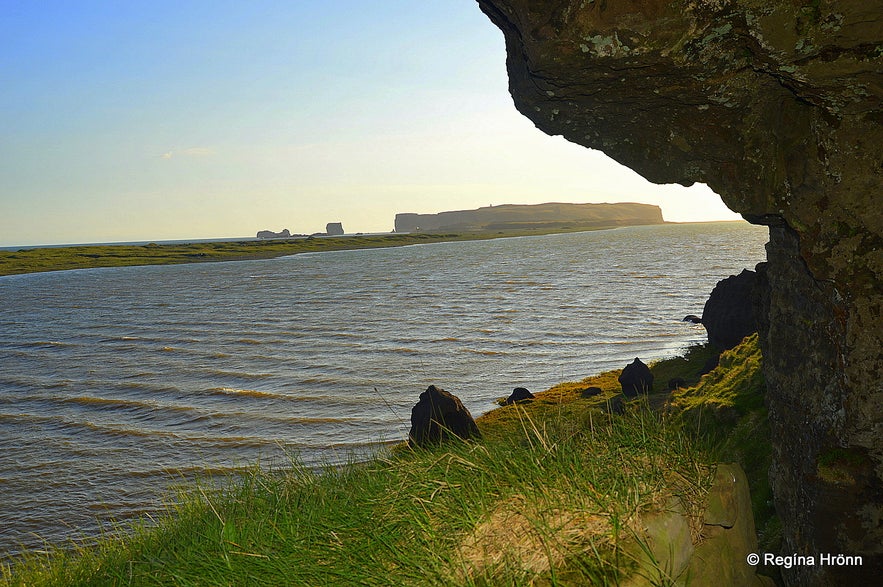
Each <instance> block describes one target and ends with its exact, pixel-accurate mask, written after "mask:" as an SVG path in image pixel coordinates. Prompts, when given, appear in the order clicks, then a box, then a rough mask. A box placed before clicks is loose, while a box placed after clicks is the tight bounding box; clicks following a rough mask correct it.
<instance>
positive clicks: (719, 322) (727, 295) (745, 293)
mask: <svg viewBox="0 0 883 587" xmlns="http://www.w3.org/2000/svg"><path fill="white" fill-rule="evenodd" d="M756 283H757V273H755V272H754V271H749V270H748V269H743V270H742V273H740V274H739V275H731V276H730V277H727V278H726V279H722V280H720V281H718V282H717V285H716V286H714V289H713V290H712V292H711V295H710V296H708V300H707V301H706V302H705V309H704V310H703V311H702V324H703V326H705V330H706V331H708V342H710V343H711V345H712V346H714V347H715V348H717V349H720V350H726V349H731V348H733V347H734V346H736V345H737V344H739V343H740V342H742V339H743V338H745V337H746V336H748V335H749V334H753V333H755V332H757V318H756V316H755V306H756V305H757V304H756V303H755V298H756V297H757V295H756V292H755V285H756Z"/></svg>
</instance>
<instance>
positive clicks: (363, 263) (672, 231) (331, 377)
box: [0, 224, 766, 557]
mask: <svg viewBox="0 0 883 587" xmlns="http://www.w3.org/2000/svg"><path fill="white" fill-rule="evenodd" d="M765 240H766V238H765V235H764V233H763V229H759V228H754V227H750V226H748V225H741V224H712V225H666V226H659V227H637V228H634V229H620V230H614V231H599V232H590V233H574V234H567V235H550V236H544V237H530V238H520V239H500V240H495V241H473V242H461V243H449V244H436V245H431V246H418V247H408V248H399V249H376V250H371V251H359V252H346V251H342V252H336V253H334V254H314V255H299V256H294V257H290V258H284V259H274V260H267V261H254V262H243V263H214V264H198V265H177V266H155V267H128V268H114V269H105V270H101V271H67V272H58V273H51V274H34V275H32V276H22V277H20V278H17V279H5V278H4V279H0V297H2V299H4V300H10V301H11V302H10V303H6V304H2V305H0V527H2V528H3V530H2V531H0V553H2V552H15V551H16V549H17V548H18V547H19V545H20V544H23V545H30V546H40V538H39V537H46V538H49V539H51V540H54V541H57V540H63V539H65V538H67V537H71V536H77V535H79V534H80V533H82V532H85V533H87V534H88V533H93V534H94V533H95V532H97V531H98V528H99V527H100V526H101V524H104V523H106V521H107V520H108V519H111V518H116V519H121V520H124V519H129V518H131V517H133V516H138V515H141V514H143V513H145V512H148V513H150V512H155V511H156V510H157V509H158V508H160V507H161V502H162V499H163V495H164V492H165V491H166V488H168V487H170V486H172V485H175V484H176V483H181V482H185V481H186V480H188V479H192V478H193V477H195V476H207V477H223V476H224V475H226V474H227V473H231V472H236V471H239V470H241V468H242V467H249V466H253V465H254V464H255V463H262V464H264V465H265V466H269V464H273V465H284V464H286V463H289V462H290V460H291V459H295V458H298V459H301V460H303V461H304V462H305V463H308V464H311V465H313V464H315V465H318V464H320V463H322V462H323V461H326V462H343V461H345V460H346V459H347V458H351V457H352V453H353V452H355V453H356V454H367V453H369V452H370V451H371V450H375V449H376V448H377V447H378V446H380V445H382V444H383V443H389V442H397V441H399V440H400V439H401V438H403V437H404V435H405V434H406V433H407V429H408V425H409V424H408V417H409V414H410V408H411V406H413V404H414V402H415V401H416V398H417V396H418V395H419V394H420V393H421V392H422V391H423V390H424V389H426V386H427V385H429V384H430V383H435V384H437V385H440V386H441V387H444V388H445V389H449V390H452V391H454V392H455V393H457V394H458V395H460V397H461V399H463V401H464V403H466V404H467V407H469V409H470V410H472V411H473V413H474V414H478V413H482V412H483V411H486V410H488V409H490V408H491V407H493V406H494V404H493V400H495V399H496V398H497V397H500V396H501V395H504V394H505V393H506V392H507V391H508V390H511V388H512V387H515V386H516V385H518V386H525V387H528V388H529V389H532V390H534V389H543V388H545V387H548V386H551V385H553V384H555V383H557V382H559V381H561V380H564V379H578V378H582V377H585V376H587V375H590V374H592V373H594V372H597V371H599V370H602V369H606V368H614V367H621V366H623V365H624V364H625V363H627V362H630V361H631V360H633V359H634V357H635V356H640V357H641V358H642V360H645V362H646V361H649V360H652V359H654V358H657V357H660V356H663V355H666V354H671V353H672V352H674V351H676V350H677V349H678V348H679V347H680V346H683V345H686V344H688V343H689V342H692V341H695V340H697V339H700V338H702V336H703V333H702V331H701V329H700V330H698V331H697V329H696V328H695V327H692V326H689V325H685V324H683V323H681V322H680V318H682V317H683V316H684V315H686V314H690V313H694V314H698V313H701V308H702V305H703V304H704V301H705V299H706V297H707V295H708V293H709V292H710V291H711V289H712V288H713V287H714V285H715V283H716V282H717V281H718V280H719V279H721V278H723V277H726V276H727V275H729V274H737V273H739V272H740V271H741V270H742V268H743V267H752V266H753V265H754V264H755V263H757V262H758V261H761V260H762V259H763V254H764V253H763V243H764V242H765ZM659 251H667V252H668V253H667V255H666V256H665V257H660V255H659ZM36 333H39V334H36ZM22 447H27V453H26V455H25V456H26V457H27V458H24V456H23V452H22ZM0 557H2V555H0Z"/></svg>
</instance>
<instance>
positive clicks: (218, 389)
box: [206, 387, 297, 400]
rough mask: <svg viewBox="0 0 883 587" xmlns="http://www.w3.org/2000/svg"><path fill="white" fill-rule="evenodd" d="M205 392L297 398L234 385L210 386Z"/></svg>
mask: <svg viewBox="0 0 883 587" xmlns="http://www.w3.org/2000/svg"><path fill="white" fill-rule="evenodd" d="M206 393H208V394H210V395H219V396H226V397H257V398H269V399H284V400H292V399H297V398H294V397H292V396H290V395H285V394H281V393H273V392H271V391H259V390H257V389H238V388H236V387H212V388H211V389H207V390H206Z"/></svg>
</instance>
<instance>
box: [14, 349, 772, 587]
mask: <svg viewBox="0 0 883 587" xmlns="http://www.w3.org/2000/svg"><path fill="white" fill-rule="evenodd" d="M709 352H712V350H711V349H710V348H709V347H708V346H707V345H703V346H701V347H693V348H691V349H688V350H687V351H686V352H685V354H684V355H682V356H680V357H675V358H672V359H668V360H664V361H660V362H657V363H655V364H652V365H651V366H650V368H651V371H652V372H653V373H654V376H655V378H656V379H659V380H663V381H664V380H665V379H668V378H670V377H685V378H687V379H686V380H685V384H686V387H684V388H681V389H677V390H664V391H657V392H655V393H654V392H651V393H650V395H649V396H644V397H643V398H638V399H635V400H631V401H626V402H625V405H624V408H623V409H622V410H614V408H613V406H615V405H617V403H622V399H621V398H622V396H621V394H620V391H619V387H620V385H619V382H618V381H617V375H618V374H619V373H620V370H614V371H606V372H602V373H599V374H597V375H594V376H590V377H587V378H585V379H583V380H581V381H571V382H564V383H559V384H558V385H555V386H553V387H551V388H549V389H547V390H545V391H543V392H539V393H537V394H536V397H535V398H534V399H533V400H531V401H529V402H527V403H519V404H517V405H514V406H503V407H499V408H496V409H494V410H491V411H490V412H488V413H487V414H484V415H482V416H481V417H478V418H476V423H477V424H478V426H479V429H480V431H481V433H482V437H483V438H482V439H481V440H478V441H466V442H457V441H453V442H449V443H447V444H443V445H440V446H438V447H427V448H422V449H415V448H412V447H409V446H407V445H406V444H404V443H402V444H399V445H397V446H396V447H395V448H393V449H391V450H390V451H389V452H387V453H384V454H379V455H377V456H376V457H374V458H371V459H368V460H366V461H364V462H350V463H349V464H347V465H342V466H336V467H327V468H324V469H322V470H321V471H314V470H307V469H305V468H303V467H302V466H299V465H298V464H297V463H293V464H292V466H291V468H289V469H285V470H276V471H270V472H261V471H259V470H251V471H248V472H246V473H245V474H243V475H242V476H239V477H236V478H234V477H230V478H229V479H228V480H227V481H228V483H226V484H222V485H221V486H216V487H210V486H209V487H207V486H205V485H202V484H199V483H197V484H195V485H193V486H188V487H185V488H182V489H181V493H179V494H178V495H177V497H176V499H175V500H173V502H170V503H174V505H173V506H169V509H168V511H167V512H165V513H164V514H161V515H160V516H159V517H157V518H151V519H148V520H142V521H141V522H137V521H135V522H131V523H124V524H121V525H120V526H119V527H118V529H117V530H118V531H117V532H113V533H110V534H106V535H102V536H97V537H93V538H91V539H89V538H85V539H84V540H83V541H79V542H77V541H72V542H70V543H67V544H55V545H47V547H46V548H45V549H40V550H32V551H25V552H22V553H20V555H18V556H16V557H14V558H12V559H7V560H5V561H2V563H0V584H3V585H44V584H45V585H74V584H83V583H86V582H101V583H104V582H107V583H111V582H113V583H116V582H120V581H123V580H124V579H125V580H127V581H131V580H133V579H135V580H136V582H141V581H145V580H148V579H149V580H152V581H156V580H161V581H169V580H174V581H176V582H180V581H182V580H183V581H184V582H188V583H203V584H220V583H244V582H247V579H248V578H249V577H252V578H253V577H255V576H260V577H263V578H264V579H265V580H266V581H267V582H273V581H276V582H280V583H281V582H286V581H290V580H291V579H292V577H293V576H292V575H291V574H290V573H291V572H292V569H296V571H295V573H296V575H294V576H296V577H298V579H299V580H301V581H303V582H307V583H311V584H328V583H329V582H333V581H332V579H334V578H341V577H346V578H347V579H348V580H353V581H354V582H359V580H360V579H363V580H364V582H365V583H370V584H379V583H381V582H382V581H383V580H391V582H396V583H406V582H409V579H410V580H411V581H410V582H413V580H415V579H417V578H418V577H419V578H420V579H419V581H418V583H419V582H427V578H430V579H432V580H431V581H429V582H432V583H434V584H445V585H455V584H464V583H470V582H472V581H474V580H477V579H482V578H483V579H488V582H492V583H495V584H498V583H513V582H516V581H514V579H521V580H524V579H525V578H529V579H532V580H549V579H550V578H554V577H558V578H559V579H558V581H559V583H561V584H573V585H577V584H589V583H595V582H596V580H597V579H598V578H599V577H605V578H606V579H608V580H609V581H614V582H618V581H620V580H622V579H626V578H628V577H629V576H631V575H634V574H635V573H636V574H637V576H645V574H646V573H652V574H653V576H655V574H657V573H658V574H660V576H668V575H667V573H669V572H671V568H670V565H671V564H672V563H673V561H674V559H670V558H667V557H666V553H669V554H670V552H672V551H674V552H681V551H682V550H684V549H686V552H687V555H686V556H680V557H679V558H678V559H677V562H678V569H679V571H678V572H677V573H675V574H678V573H681V574H682V573H687V574H695V575H696V576H700V577H703V578H705V579H707V578H708V577H711V576H714V575H715V574H716V573H719V572H720V565H721V564H722V565H724V566H725V567H727V568H732V569H741V571H742V572H743V574H744V573H747V574H749V575H753V574H754V569H753V568H748V567H745V565H744V553H742V552H741V550H738V549H737V551H735V552H732V553H730V554H725V555H721V556H722V558H720V559H714V560H715V561H716V564H714V565H707V564H704V563H703V560H704V559H703V556H704V555H702V554H701V552H704V551H703V550H701V549H705V550H708V548H709V546H708V545H705V543H706V542H708V541H709V540H710V539H709V538H708V537H704V535H703V534H702V532H701V529H702V522H701V521H702V520H703V519H705V518H706V517H707V516H706V514H705V513H704V512H705V511H706V508H708V507H710V504H711V500H710V498H709V497H707V496H709V494H710V493H714V491H713V480H716V479H717V478H716V477H715V473H714V472H715V469H716V468H717V467H718V466H724V467H727V466H730V465H719V463H722V462H735V463H739V464H741V466H742V467H744V469H745V473H747V486H746V489H750V497H749V493H748V492H747V491H746V490H743V492H742V494H741V495H742V497H741V498H740V499H741V500H742V504H741V505H740V506H739V507H740V508H742V509H741V510H740V511H741V514H740V516H741V517H740V518H739V520H740V521H739V522H738V524H740V525H741V524H747V525H748V526H749V527H750V530H748V528H746V529H745V530H748V531H749V532H750V533H749V534H747V538H746V539H745V540H746V543H745V544H742V543H739V547H738V548H740V549H743V550H744V548H751V549H754V550H752V552H753V551H756V549H757V548H758V547H759V546H761V545H762V546H763V547H765V548H774V545H775V544H776V542H777V540H778V532H777V530H776V528H777V525H776V522H775V519H774V516H772V513H771V510H770V508H769V507H768V506H767V505H765V503H766V498H768V492H769V488H768V484H767V482H766V475H765V467H766V466H767V465H768V460H769V439H768V430H767V428H766V413H765V410H764V409H763V407H762V395H763V380H762V374H761V370H760V367H761V358H760V354H759V348H758V344H757V336H756V335H753V336H751V337H748V338H746V339H745V340H744V341H743V343H742V344H740V345H739V346H738V347H736V348H735V349H733V350H731V351H726V352H725V353H724V355H723V356H722V357H721V361H720V364H719V366H718V367H717V368H716V369H715V370H713V371H712V372H711V373H709V374H708V375H707V376H701V375H699V373H698V371H697V369H698V368H699V366H700V365H701V364H703V363H704V362H705V361H706V359H707V356H708V353H709ZM590 389H595V390H597V392H595V393H586V392H587V391H589V390H590ZM712 446H714V447H715V448H712ZM749 456H750V458H749ZM502 460H505V462H506V463H507V466H506V467H500V466H499V463H500V462H501V461H502ZM648 462H652V463H654V465H655V466H654V467H647V466H646V465H647V463H648ZM734 466H735V467H737V469H738V467H739V465H734ZM726 470H728V471H729V470H730V469H726ZM740 475H744V473H740ZM742 479H745V477H742ZM714 483H717V481H714ZM742 484H743V485H745V482H744V481H743V482H742ZM453 489H456V491H452V490H453ZM748 499H750V502H749V501H747V500H748ZM673 500H674V501H673ZM675 502H676V503H677V504H679V505H678V508H677V509H676V511H675V512H674V514H671V513H670V512H668V510H667V509H666V508H667V507H668V506H665V505H664V504H670V503H675ZM752 510H753V511H752ZM663 513H664V514H665V515H668V516H669V518H671V520H673V522H672V523H675V522H676V524H675V526H676V527H677V531H675V530H670V529H669V528H668V526H664V527H660V529H659V530H657V531H656V532H657V534H655V535H654V536H653V537H650V536H645V535H644V534H642V533H641V530H640V528H642V527H643V525H642V520H648V519H652V518H653V516H659V515H662V514H663ZM752 513H753V516H752ZM771 516H772V517H771ZM669 518H666V519H669ZM752 518H754V520H752ZM368 520H371V522H370V525H369V524H368V523H367V521H368ZM755 522H756V523H757V524H758V527H757V530H758V531H759V532H758V534H759V537H760V538H761V544H760V545H758V543H757V542H756V538H755V534H754V523H755ZM513 524H514V527H516V528H517V530H518V532H515V533H513V532H511V531H507V530H504V527H505V528H508V527H510V526H512V525H513ZM707 524H708V522H706V526H707ZM331 529H333V530H331ZM740 531H741V532H744V530H740ZM403 532H404V533H403ZM712 538H713V537H712ZM636 540H637V542H635V541H636ZM654 540H655V541H657V542H658V545H657V546H655V547H654V548H653V550H654V554H653V556H650V557H641V556H639V555H640V553H641V552H650V551H649V550H648V548H649V547H653V546H654V542H653V541H654ZM729 540H730V538H724V539H723V543H726V544H730V542H728V541H729ZM718 542H721V540H718ZM709 544H711V545H712V546H714V544H712V543H711V542H709ZM544 546H548V547H549V548H552V549H553V550H552V551H551V552H552V554H553V555H554V556H548V553H546V555H542V554H541V555H540V557H539V559H537V558H536V556H535V554H534V553H535V552H537V551H539V552H541V553H543V552H545V551H544V550H543V547H544ZM675 546H677V548H675ZM728 548H731V549H732V548H733V547H732V544H730V546H728ZM694 550H695V551H696V552H697V553H700V554H699V556H697V557H695V558H696V560H695V561H692V560H691V556H690V555H691V554H692V553H693V551H694ZM727 552H729V551H727ZM498 553H499V555H498ZM505 553H509V555H506V556H503V555H504V554H505ZM510 555H511V556H510ZM657 555H658V556H659V558H658V560H657V558H656V557H657ZM352 559H356V560H358V561H359V564H357V565H353V564H350V561H351V560H352ZM536 560H539V561H540V562H541V563H542V564H539V563H536V562H535V561H536ZM317 561H319V562H318V563H317ZM688 565H689V566H688ZM427 568H428V569H430V570H431V571H432V572H431V573H430V575H431V577H427V576H426V575H425V573H426V572H427V571H426V569H427ZM746 569H747V570H746ZM758 570H760V569H758ZM414 573H417V574H416V575H415V574H414ZM703 584H705V582H704V580H703ZM758 584H771V582H764V583H758Z"/></svg>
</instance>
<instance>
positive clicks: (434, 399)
mask: <svg viewBox="0 0 883 587" xmlns="http://www.w3.org/2000/svg"><path fill="white" fill-rule="evenodd" d="M455 436H456V437H459V438H462V439H464V440H465V439H469V438H481V432H479V430H478V426H477V425H476V424H475V420H474V419H473V418H472V414H470V413H469V410H467V409H466V406H464V405H463V402H461V401H460V398H458V397H457V396H456V395H454V394H452V393H450V392H448V391H445V390H444V389H440V388H438V387H436V386H435V385H430V386H429V387H427V388H426V391H424V392H423V393H421V394H420V401H418V402H417V404H416V405H414V407H413V408H412V409H411V430H410V431H409V432H408V442H409V443H410V444H412V445H417V446H431V445H437V444H441V443H442V442H445V441H446V440H449V439H451V438H452V437H455Z"/></svg>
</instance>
